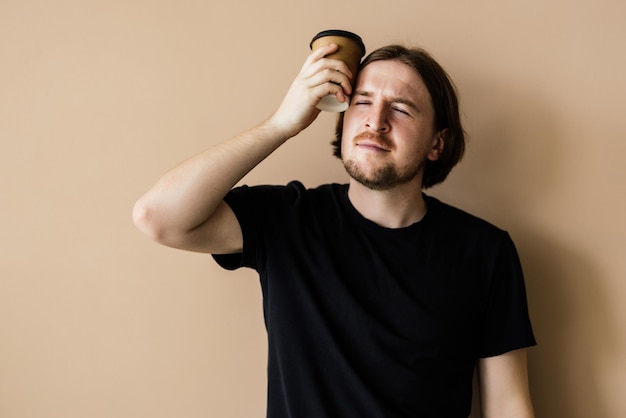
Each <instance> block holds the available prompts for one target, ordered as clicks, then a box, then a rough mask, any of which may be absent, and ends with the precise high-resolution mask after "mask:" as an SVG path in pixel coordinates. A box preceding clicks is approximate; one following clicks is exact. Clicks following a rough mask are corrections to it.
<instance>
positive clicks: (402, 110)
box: [393, 107, 410, 116]
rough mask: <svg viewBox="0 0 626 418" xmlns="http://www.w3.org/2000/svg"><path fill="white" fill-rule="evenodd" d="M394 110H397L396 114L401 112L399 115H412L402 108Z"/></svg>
mask: <svg viewBox="0 0 626 418" xmlns="http://www.w3.org/2000/svg"><path fill="white" fill-rule="evenodd" d="M393 110H395V111H396V112H399V113H403V114H405V115H407V116H410V113H409V112H408V111H406V110H404V109H402V108H399V107H394V108H393Z"/></svg>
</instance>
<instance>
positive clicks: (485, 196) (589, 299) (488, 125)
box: [436, 83, 616, 418]
mask: <svg viewBox="0 0 626 418" xmlns="http://www.w3.org/2000/svg"><path fill="white" fill-rule="evenodd" d="M522 88H523V87H522ZM529 94H530V92H528V91H517V90H516V91H511V86H510V85H507V86H506V87H502V86H497V85H494V84H493V83H490V84H489V86H484V85H478V84H471V83H470V85H468V83H464V90H463V91H462V99H464V103H463V107H464V108H465V109H471V121H469V123H467V124H466V125H467V126H466V129H467V130H468V131H469V133H470V138H469V142H468V153H467V157H466V158H467V160H466V161H464V162H463V163H462V164H461V165H460V166H459V167H457V168H456V169H455V171H456V173H455V171H453V173H454V174H455V175H453V176H452V177H451V178H450V181H449V182H448V183H446V186H445V188H442V189H440V190H437V191H436V193H437V195H439V196H441V198H442V199H444V200H447V201H450V202H451V203H453V204H454V203H458V204H459V205H460V206H461V207H463V208H464V209H467V210H468V211H470V212H473V213H475V214H477V215H479V216H481V217H484V218H486V219H488V220H490V221H493V222H494V223H496V224H497V225H499V226H501V227H504V228H505V229H508V230H510V231H511V233H512V236H513V239H514V241H515V243H516V246H517V248H518V251H519V253H520V257H521V259H522V264H523V266H524V272H525V275H526V286H527V291H528V298H529V308H530V312H531V316H532V320H533V326H534V329H535V334H536V337H537V341H538V346H537V347H535V348H532V349H531V350H530V355H529V369H530V380H531V391H532V394H533V401H534V404H535V411H536V415H537V416H538V417H542V416H545V417H569V418H587V417H597V418H605V417H606V418H608V415H607V414H608V411H607V410H606V407H605V406H603V402H602V394H601V393H600V389H599V387H600V386H599V385H598V384H597V383H598V382H599V381H600V372H601V370H602V369H601V366H602V364H606V363H605V361H606V358H607V356H610V355H612V354H613V347H616V342H615V341H614V340H613V341H612V338H611V336H615V335H616V334H615V328H614V326H613V324H611V323H610V316H609V314H608V312H607V310H606V305H607V303H606V302H607V300H606V299H607V298H606V293H605V290H603V289H602V287H601V286H602V283H603V280H602V277H599V272H598V270H599V269H597V268H594V265H593V262H592V261H591V260H590V259H586V258H585V255H584V254H579V253H577V252H576V251H575V250H574V249H572V248H571V246H568V245H567V243H564V242H562V239H559V238H560V237H558V236H547V235H546V233H545V232H543V231H540V230H539V227H538V226H536V225H533V224H532V220H530V219H531V218H530V217H529V215H528V214H529V213H532V210H533V209H534V205H537V204H538V203H540V202H541V201H542V199H544V198H547V197H551V196H552V195H553V194H554V193H555V192H556V191H555V189H554V188H555V186H553V185H554V184H555V181H554V180H555V177H554V176H555V175H556V173H557V171H558V170H559V169H560V167H559V160H558V155H561V154H560V153H559V148H560V144H561V143H563V144H566V142H567V138H562V137H560V136H559V127H558V125H556V124H555V122H554V118H553V117H552V116H553V114H552V113H551V112H550V110H549V109H546V108H545V106H542V105H541V104H542V102H541V100H540V99H538V98H535V97H530V96H529ZM561 151H562V150H561ZM573 227H574V226H573ZM609 358H610V357H609ZM472 416H474V415H472Z"/></svg>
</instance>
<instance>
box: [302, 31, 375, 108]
mask: <svg viewBox="0 0 626 418" xmlns="http://www.w3.org/2000/svg"><path fill="white" fill-rule="evenodd" d="M329 44H337V45H338V46H339V48H338V49H337V51H336V52H334V53H332V54H329V55H327V57H328V58H334V59H340V60H342V61H343V62H345V63H346V64H347V65H348V68H350V71H352V74H354V76H355V78H356V72H357V70H358V68H359V63H360V62H361V58H363V55H365V45H364V44H363V41H362V40H361V37H360V36H359V35H357V34H354V33H352V32H348V31H345V30H325V31H322V32H320V33H318V34H317V35H315V36H314V37H313V39H312V40H311V45H310V46H311V50H312V51H315V50H316V49H318V48H319V47H322V46H325V45H329ZM317 108H318V109H320V110H325V111H327V112H343V111H345V110H346V109H347V108H348V102H347V101H346V102H344V103H341V102H339V101H338V100H337V97H335V95H334V94H330V95H328V96H326V97H324V98H322V100H321V101H320V102H319V104H318V105H317Z"/></svg>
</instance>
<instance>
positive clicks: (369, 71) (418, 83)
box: [356, 60, 431, 103]
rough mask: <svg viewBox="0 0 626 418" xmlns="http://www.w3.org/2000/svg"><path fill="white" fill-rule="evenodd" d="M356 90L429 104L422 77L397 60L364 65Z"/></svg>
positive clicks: (428, 95)
mask: <svg viewBox="0 0 626 418" xmlns="http://www.w3.org/2000/svg"><path fill="white" fill-rule="evenodd" d="M356 90H357V91H363V92H367V93H369V94H375V95H385V96H391V97H402V98H406V99H411V100H414V101H416V102H423V101H426V102H428V103H430V102H431V97H430V93H429V92H428V89H427V88H426V85H425V84H424V81H423V80H422V77H420V75H419V74H418V73H417V71H415V70H414V69H413V68H412V67H410V66H408V65H407V64H405V63H403V62H400V61H397V60H385V61H374V62H372V63H370V64H368V65H366V66H365V68H363V69H362V70H361V71H360V72H359V75H358V77H357V82H356Z"/></svg>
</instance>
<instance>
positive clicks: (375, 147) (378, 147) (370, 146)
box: [356, 140, 390, 152]
mask: <svg viewBox="0 0 626 418" xmlns="http://www.w3.org/2000/svg"><path fill="white" fill-rule="evenodd" d="M356 146H357V147H359V148H363V149H367V150H371V151H377V152H390V150H389V149H387V148H386V147H385V146H383V145H382V144H381V143H379V142H375V141H371V140H361V141H358V142H357V143H356Z"/></svg>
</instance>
